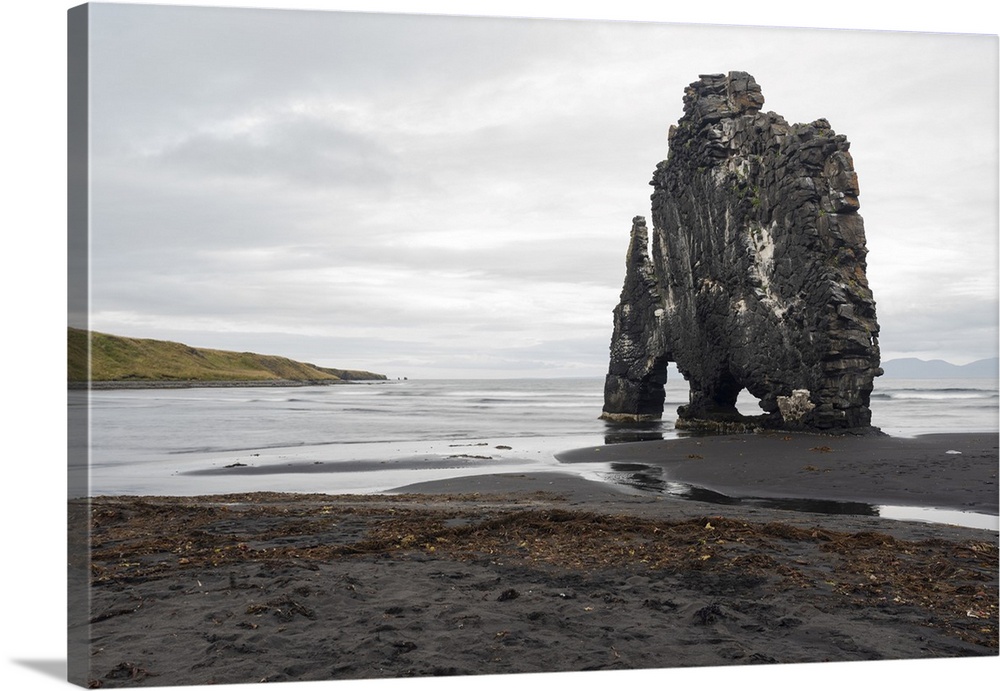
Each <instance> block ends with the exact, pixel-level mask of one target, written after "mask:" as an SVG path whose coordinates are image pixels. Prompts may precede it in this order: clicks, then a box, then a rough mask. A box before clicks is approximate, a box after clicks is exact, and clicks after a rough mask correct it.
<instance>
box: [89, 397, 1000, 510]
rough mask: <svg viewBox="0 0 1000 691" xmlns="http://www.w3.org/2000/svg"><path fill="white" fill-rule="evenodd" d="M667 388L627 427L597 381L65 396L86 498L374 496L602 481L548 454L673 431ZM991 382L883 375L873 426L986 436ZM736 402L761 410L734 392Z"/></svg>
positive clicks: (676, 402) (603, 472) (908, 432)
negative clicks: (414, 488) (425, 486)
mask: <svg viewBox="0 0 1000 691" xmlns="http://www.w3.org/2000/svg"><path fill="white" fill-rule="evenodd" d="M666 388H667V401H666V405H665V408H664V411H665V412H664V419H663V420H662V421H660V422H658V423H655V424H650V425H647V426H644V427H643V428H641V429H629V430H627V431H625V432H623V431H622V429H621V428H620V427H617V426H614V425H609V424H608V423H605V422H604V421H602V420H600V419H599V415H600V413H601V407H602V404H603V380H602V379H597V378H593V379H522V380H409V381H388V382H373V383H355V384H345V385H336V386H310V387H259V388H200V389H199V388H191V389H135V390H128V389H124V390H122V389H120V390H105V391H93V392H90V393H89V394H88V393H86V392H77V391H71V392H70V405H71V406H84V405H87V400H88V396H89V405H90V412H91V418H90V442H89V445H88V450H89V467H87V468H75V469H74V468H71V472H74V471H75V472H78V473H87V474H88V475H89V478H88V482H89V487H90V494H91V495H101V494H118V495H121V494H159V495H196V494H210V493H222V492H247V491H262V490H273V491H289V492H322V493H341V492H375V491H382V490H387V489H393V488H396V487H400V486H403V485H406V484H410V483H414V482H422V481H426V480H436V479H443V478H448V477H457V476H464V475H474V474H482V473H490V472H532V471H545V470H557V471H562V472H566V471H567V470H569V471H572V472H576V473H579V474H581V475H584V476H586V477H588V478H590V479H608V478H609V477H611V474H610V473H609V472H608V470H609V469H608V468H606V467H603V466H602V465H601V464H572V465H569V464H567V465H564V464H560V463H559V462H558V461H557V460H556V459H555V458H554V454H555V453H556V452H558V451H563V450H568V449H574V448H582V447H586V446H592V445H597V444H603V443H613V442H616V441H633V440H637V439H641V438H670V437H674V436H676V432H675V431H674V429H673V423H674V420H675V417H676V409H677V407H678V406H680V405H683V404H684V403H685V402H686V401H687V385H686V383H685V382H684V381H683V380H682V379H680V378H679V377H673V378H671V380H670V381H668V384H667V387H666ZM997 388H998V387H997V382H996V381H993V380H978V379H955V380H928V379H922V380H905V379H887V378H881V379H879V380H877V381H876V390H875V392H874V394H873V396H872V401H871V404H872V411H873V422H874V424H875V425H877V426H879V427H881V428H882V430H883V431H885V432H886V433H888V434H890V435H894V436H915V435H918V434H925V433H933V432H958V431H965V432H997V431H998V427H1000V424H998V403H1000V395H998V390H997ZM738 405H739V407H740V409H741V410H742V411H743V412H744V413H748V414H753V413H757V412H759V408H758V407H757V405H756V401H755V400H754V399H753V398H752V397H750V396H749V395H748V394H746V393H744V394H743V395H742V396H741V398H740V401H739V403H738ZM71 419H72V416H71ZM75 436H77V435H74V434H71V439H72V438H74V437H75ZM71 484H72V483H71Z"/></svg>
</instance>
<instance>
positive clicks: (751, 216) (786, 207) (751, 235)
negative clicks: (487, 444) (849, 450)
mask: <svg viewBox="0 0 1000 691" xmlns="http://www.w3.org/2000/svg"><path fill="white" fill-rule="evenodd" d="M763 104H764V97H763V95H762V93H761V89H760V87H759V86H758V84H757V82H756V81H755V80H754V78H753V77H752V76H751V75H749V74H747V73H745V72H730V73H728V74H713V75H701V76H700V78H699V80H698V81H696V82H694V83H692V84H691V85H690V86H689V87H688V88H687V89H686V91H685V94H684V115H683V117H681V119H680V120H679V121H678V123H677V124H676V125H674V126H672V127H671V128H670V133H669V154H668V158H667V160H665V161H663V162H661V163H660V164H658V165H657V167H656V170H655V173H654V175H653V179H652V181H651V182H650V184H651V185H652V186H653V194H652V197H651V199H652V204H651V211H652V221H653V233H652V238H651V239H650V238H649V237H648V235H649V233H648V231H647V228H646V222H645V219H644V217H641V216H638V217H635V218H634V219H633V221H632V231H631V241H630V245H629V250H628V254H627V259H626V275H625V282H624V287H623V289H622V294H621V302H620V303H619V305H618V306H617V307H616V308H615V311H614V332H613V336H612V341H611V357H610V366H609V369H608V375H607V378H606V384H605V403H604V412H603V417H604V418H605V419H608V420H612V421H641V420H649V419H659V418H660V416H661V415H662V411H663V400H664V399H663V384H664V383H665V381H666V367H667V364H668V363H669V362H674V363H676V365H677V368H678V370H679V371H680V373H681V374H682V375H683V376H684V378H685V379H686V380H687V381H688V382H689V384H690V388H691V391H690V402H689V403H688V405H686V406H683V407H681V408H680V409H679V410H678V416H679V419H678V421H677V426H678V427H688V428H691V427H699V426H701V427H708V428H712V429H716V430H721V431H734V430H738V429H740V428H741V427H770V428H781V429H798V430H808V431H824V432H834V431H844V430H851V431H875V430H873V428H872V427H871V410H870V408H869V398H870V394H871V391H872V388H873V381H874V378H875V377H877V376H879V375H880V374H881V373H882V370H881V368H880V366H879V364H880V355H879V347H878V333H879V326H878V323H877V320H876V315H875V301H874V298H873V295H872V291H871V289H870V288H869V285H868V280H867V277H866V261H865V257H866V254H867V249H866V246H865V231H864V224H863V221H862V218H861V216H860V215H859V214H858V208H859V204H858V194H859V187H858V178H857V175H856V173H855V171H854V166H853V162H852V158H851V154H850V152H849V148H850V144H849V142H848V141H847V138H846V137H845V136H844V135H840V134H836V133H835V132H834V131H833V129H831V126H830V123H829V122H828V121H826V120H824V119H819V120H816V121H814V122H812V123H809V124H791V125H790V124H788V123H787V122H786V121H785V120H784V118H782V117H781V116H780V115H778V114H776V113H773V112H767V113H764V112H761V108H762V106H763ZM650 240H651V242H650ZM650 245H651V249H650ZM743 389H746V390H748V391H749V392H750V393H751V394H753V395H754V396H755V397H756V398H757V399H759V401H760V406H761V408H762V410H763V411H764V412H763V414H762V415H760V416H755V417H753V418H747V417H744V416H743V415H741V414H740V413H739V412H738V411H737V409H736V405H735V404H736V399H737V396H738V395H739V393H740V392H741V391H742V390H743Z"/></svg>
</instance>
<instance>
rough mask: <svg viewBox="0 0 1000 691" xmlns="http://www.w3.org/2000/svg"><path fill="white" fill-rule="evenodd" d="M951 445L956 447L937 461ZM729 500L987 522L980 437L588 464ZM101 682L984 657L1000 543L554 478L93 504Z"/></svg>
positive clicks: (994, 612)
mask: <svg viewBox="0 0 1000 691" xmlns="http://www.w3.org/2000/svg"><path fill="white" fill-rule="evenodd" d="M954 451H958V452H960V453H948V452H954ZM598 459H602V460H609V461H615V462H628V463H646V464H650V465H658V466H662V467H663V468H664V472H665V473H666V474H667V475H668V476H669V477H670V478H672V479H675V480H677V481H679V482H687V483H692V484H699V485H702V486H705V487H710V488H712V489H714V490H716V491H718V492H725V493H726V494H731V495H737V496H781V497H808V498H822V499H836V500H847V501H860V502H866V503H872V504H884V503H892V504H910V505H923V506H935V507H941V508H956V509H962V510H973V511H979V512H985V513H994V514H995V513H996V511H997V435H995V434H982V435H942V436H934V437H926V438H919V439H916V440H907V439H891V438H858V439H855V438H849V437H821V436H809V435H774V436H759V435H755V436H742V437H702V438H688V439H682V440H673V441H663V442H643V443H638V444H622V445H614V446H604V447H600V448H599V449H583V450H577V451H571V452H567V453H565V454H562V455H561V460H563V461H564V462H567V463H571V462H576V461H591V460H598ZM88 508H89V511H90V518H91V525H92V536H91V558H92V564H91V575H92V583H91V593H92V607H91V612H90V621H89V624H88V623H85V622H79V621H77V622H72V621H71V625H76V626H87V625H89V626H90V628H91V637H92V638H91V640H92V643H91V648H92V655H91V658H90V661H91V665H92V668H91V675H90V681H91V685H92V686H93V687H95V688H96V687H120V686H161V685H176V684H213V683H237V682H260V681H291V680H315V679H363V678H389V677H409V676H426V675H472V674H504V673H513V672H542V671H571V670H615V669H637V668H663V667H695V666H720V665H750V664H776V663H796V662H820V661H853V660H893V659H895V660H900V659H921V658H955V657H979V656H996V655H997V653H998V634H997V631H998V609H997V606H998V603H997V588H998V579H997V533H996V532H995V531H991V530H980V529H973V528H963V527H955V526H949V525H942V524H932V523H918V522H907V521H893V520H887V519H884V518H879V517H877V516H865V515H830V514H818V513H809V512H804V511H782V510H776V509H773V508H767V507H766V506H760V505H755V504H742V503H741V504H732V505H720V504H708V503H702V502H698V501H690V500H679V499H675V498H672V497H669V496H665V495H663V494H656V493H641V492H635V491H632V492H626V491H620V490H618V489H616V488H614V487H613V486H611V485H606V484H600V483H595V482H588V481H585V480H582V479H579V478H577V477H574V476H573V475H571V474H560V473H551V474H537V475H522V474H517V475H512V474H511V475H483V476H474V477H468V478H461V479H455V480H448V481H442V482H435V483H428V484H424V485H414V486H409V487H405V488H400V489H399V490H398V491H396V492H391V493H385V494H380V495H354V496H350V495H343V496H329V495H302V494H297V495H287V494H272V493H258V494H249V495H227V496H202V497H183V498H181V497H99V498H95V499H92V500H91V501H90V504H89V507H88V505H87V503H86V502H74V503H71V506H70V519H71V520H74V519H76V520H86V518H85V516H86V512H87V511H88Z"/></svg>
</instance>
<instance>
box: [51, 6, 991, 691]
mask: <svg viewBox="0 0 1000 691" xmlns="http://www.w3.org/2000/svg"><path fill="white" fill-rule="evenodd" d="M68 29H69V31H68V37H69V41H68V58H69V61H68V66H69V74H68V76H69V142H68V143H69V159H68V160H69V196H68V207H69V208H68V211H69V246H68V249H69V264H68V268H69V273H68V278H69V281H68V287H69V296H68V297H69V301H68V311H69V324H68V327H69V328H68V331H67V339H68V340H67V344H68V348H67V352H68V389H69V390H68V402H69V406H68V433H69V453H68V455H69V466H68V486H69V497H68V499H69V502H68V544H69V555H68V557H69V572H68V586H69V592H68V596H69V603H68V650H69V653H68V677H69V681H71V682H72V683H74V684H77V685H79V686H83V687H87V688H119V687H156V686H188V687H197V686H208V685H216V684H249V683H260V682H294V681H314V682H317V681H319V682H321V681H326V682H329V683H331V684H333V683H337V682H344V681H347V680H377V679H382V680H386V679H396V680H398V679H401V678H410V677H424V678H431V679H434V680H436V683H437V682H439V681H440V680H441V679H443V678H445V677H449V678H458V679H460V680H461V679H465V681H464V682H460V683H470V682H475V683H479V680H481V679H484V678H485V677H484V675H490V676H491V678H495V677H497V676H498V675H499V676H500V677H501V678H505V677H503V675H512V674H524V673H533V674H552V673H569V672H578V673H581V677H580V678H581V679H584V680H586V679H587V678H588V677H593V674H588V673H593V672H597V671H625V670H632V671H636V670H663V669H679V668H697V669H698V670H704V672H705V673H706V674H708V673H710V670H723V669H725V670H732V669H739V670H742V671H743V673H746V674H750V673H751V670H752V669H758V668H759V667H760V666H767V668H769V669H780V668H781V667H784V666H786V665H790V664H793V663H816V662H863V661H868V662H870V661H881V662H880V664H892V663H894V662H895V663H898V662H901V661H917V660H924V661H926V660H941V659H948V660H972V659H973V658H976V659H982V658H996V656H997V654H998V593H997V587H998V563H997V546H998V545H997V531H998V518H997V515H998V496H997V493H998V485H997V470H998V467H997V466H998V401H1000V394H998V385H997V378H998V358H997V309H998V289H997V280H998V269H997V215H996V205H997V109H996V103H997V77H998V66H997V45H998V43H997V37H996V36H995V35H979V34H944V33H942V34H932V33H904V32H889V31H883V32H862V31H848V30H828V29H806V28H802V29H793V28H765V27H751V26H745V27H744V26H711V25H694V24H667V23H652V22H647V23H642V22H604V21H584V20H575V19H556V18H551V19H541V18H530V19H529V18H519V19H515V18H500V17H472V16H446V15H432V14H390V13H366V12H343V11H320V10H282V9H254V8H222V7H199V6H169V5H142V4H105V3H90V4H87V5H81V6H79V7H75V8H73V9H71V10H70V11H69V14H68ZM506 678H510V677H506ZM575 679H576V678H575ZM407 683H411V682H407ZM412 683H418V682H415V681H414V682H412ZM501 683H507V682H501ZM574 683H577V682H574ZM581 683H587V682H586V681H583V682H581Z"/></svg>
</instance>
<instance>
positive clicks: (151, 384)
mask: <svg viewBox="0 0 1000 691" xmlns="http://www.w3.org/2000/svg"><path fill="white" fill-rule="evenodd" d="M390 381H394V380H390V379H261V380H257V379H240V380H233V381H227V380H206V381H199V380H196V379H190V380H189V379H183V380H171V381H160V380H150V381H139V380H136V381H126V380H117V381H92V382H69V383H68V389H69V390H70V391H86V390H91V391H110V390H116V389H198V388H204V389H224V388H254V387H292V386H338V385H340V384H374V383H386V382H390Z"/></svg>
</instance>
